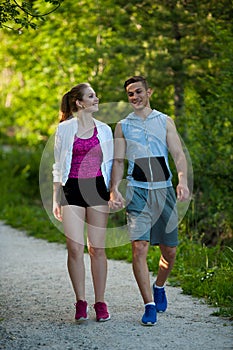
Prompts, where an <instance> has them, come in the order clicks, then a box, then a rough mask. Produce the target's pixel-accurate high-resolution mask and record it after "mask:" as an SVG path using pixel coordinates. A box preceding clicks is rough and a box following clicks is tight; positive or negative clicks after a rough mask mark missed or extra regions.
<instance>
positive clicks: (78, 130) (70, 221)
mask: <svg viewBox="0 0 233 350" xmlns="http://www.w3.org/2000/svg"><path fill="white" fill-rule="evenodd" d="M98 105H99V99H98V97H97V96H96V93H95V91H94V90H93V89H92V87H91V86H90V85H89V84H87V83H81V84H78V85H76V86H74V87H73V88H72V89H71V90H70V91H69V92H67V93H66V94H65V95H64V96H63V98H62V101H61V121H60V124H59V125H58V127H57V131H56V137H55V146H54V157H55V163H54V165H53V213H54V216H55V217H56V219H57V220H59V221H62V223H63V227H64V232H65V235H66V241H67V249H68V261H67V265H68V271H69V276H70V279H71V282H72V285H73V288H74V293H75V295H76V304H75V306H76V313H75V319H76V320H77V321H85V320H87V319H88V314H87V312H88V305H87V301H86V298H85V264H84V246H85V242H84V224H85V221H86V223H87V246H88V252H89V255H90V261H91V273H92V278H93V286H94V293H95V304H94V309H95V312H96V320H97V321H107V320H109V319H110V314H109V312H108V309H107V305H106V303H105V301H104V294H105V287H106V278H107V259H106V255H105V235H106V226H107V219H108V211H109V210H108V201H109V182H110V176H111V168H112V160H113V136H112V131H111V128H110V127H109V126H108V125H107V124H105V123H103V122H100V121H98V120H96V119H95V118H93V113H94V112H97V111H98Z"/></svg>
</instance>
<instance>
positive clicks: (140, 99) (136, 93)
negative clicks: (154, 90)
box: [126, 81, 151, 112]
mask: <svg viewBox="0 0 233 350" xmlns="http://www.w3.org/2000/svg"><path fill="white" fill-rule="evenodd" d="M126 93H127V95H128V100H129V103H130V104H131V106H132V107H133V109H134V110H135V112H136V111H140V110H143V109H144V108H146V107H150V103H149V99H150V96H151V89H148V90H146V89H145V87H144V85H143V83H142V82H141V81H138V82H136V83H132V84H130V85H128V86H127V87H126Z"/></svg>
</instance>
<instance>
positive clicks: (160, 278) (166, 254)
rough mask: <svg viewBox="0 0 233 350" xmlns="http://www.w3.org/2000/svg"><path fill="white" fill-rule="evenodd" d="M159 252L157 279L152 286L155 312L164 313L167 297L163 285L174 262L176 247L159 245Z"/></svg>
mask: <svg viewBox="0 0 233 350" xmlns="http://www.w3.org/2000/svg"><path fill="white" fill-rule="evenodd" d="M160 250H161V257H160V261H159V270H158V274H157V279H156V281H155V283H154V285H153V293H154V302H155V304H156V310H157V312H164V311H165V310H166V309H167V297H166V293H165V289H164V284H165V282H166V280H167V278H168V276H169V273H170V272H171V270H172V268H173V265H174V262H175V257H176V247H168V246H165V245H162V244H161V245H160Z"/></svg>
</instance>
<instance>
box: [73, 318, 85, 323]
mask: <svg viewBox="0 0 233 350" xmlns="http://www.w3.org/2000/svg"><path fill="white" fill-rule="evenodd" d="M87 320H88V317H87V318H84V317H81V318H79V319H78V320H77V319H76V318H75V322H77V323H84V322H86V321H87Z"/></svg>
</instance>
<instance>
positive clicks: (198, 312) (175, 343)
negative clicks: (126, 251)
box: [0, 223, 233, 350]
mask: <svg viewBox="0 0 233 350" xmlns="http://www.w3.org/2000/svg"><path fill="white" fill-rule="evenodd" d="M0 242H1V243H0V281H1V286H0V302H1V315H0V337H1V338H0V349H6V350H14V349H17V350H38V349H39V350H42V349H43V350H53V349H54V350H75V349H90V350H94V349H95V350H98V349H104V350H105V349H106V350H115V349H116V350H117V349H120V350H128V349H132V350H137V349H145V350H150V349H172V350H178V349H179V350H187V349H189V350H199V349H202V350H213V349H218V350H222V349H233V338H232V324H231V322H230V321H227V320H223V319H221V318H217V317H214V316H211V313H212V312H213V309H211V308H209V307H208V306H207V305H205V304H203V303H202V302H201V301H199V300H196V299H194V298H192V297H190V296H185V295H183V294H182V293H181V290H180V289H179V288H173V287H169V286H167V295H168V300H169V307H168V309H167V312H166V313H164V314H159V315H158V322H157V324H156V325H155V326H154V327H143V326H141V325H140V323H139V321H140V318H141V316H142V313H143V310H144V308H143V304H142V300H141V296H140V294H139V291H138V288H137V286H136V282H135V280H134V277H133V274H132V268H131V265H130V264H127V263H125V262H121V261H111V260H109V261H108V283H107V290H106V300H107V302H108V305H109V310H110V312H111V316H112V319H111V320H110V321H108V322H106V323H97V322H96V321H95V313H94V310H93V307H92V304H93V303H94V298H93V287H92V282H91V276H90V264H89V257H88V255H87V256H85V259H86V267H87V272H86V273H87V276H86V294H87V300H88V303H89V305H90V307H89V318H90V319H89V321H88V322H87V323H85V324H82V325H78V324H76V323H75V322H74V305H73V304H74V295H73V291H72V288H71V285H70V281H69V278H68V274H67V270H66V254H67V252H66V249H65V247H64V246H63V245H58V244H53V243H47V242H45V241H43V240H37V239H34V238H32V237H28V236H26V235H25V234H24V233H23V232H19V231H17V230H15V229H12V228H11V227H9V226H6V225H4V224H3V223H0ZM151 281H152V277H151Z"/></svg>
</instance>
